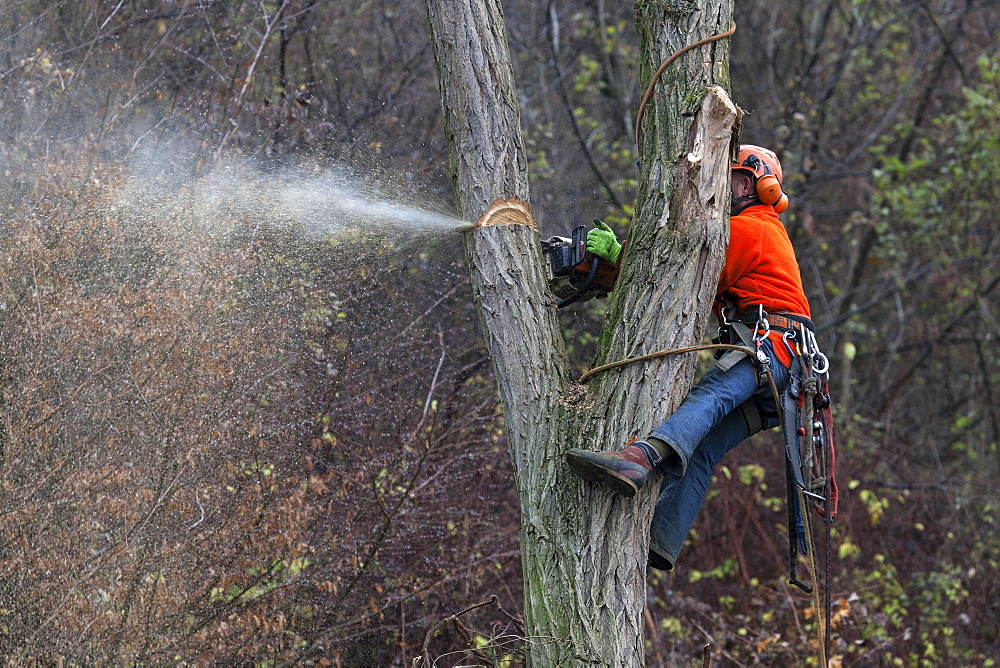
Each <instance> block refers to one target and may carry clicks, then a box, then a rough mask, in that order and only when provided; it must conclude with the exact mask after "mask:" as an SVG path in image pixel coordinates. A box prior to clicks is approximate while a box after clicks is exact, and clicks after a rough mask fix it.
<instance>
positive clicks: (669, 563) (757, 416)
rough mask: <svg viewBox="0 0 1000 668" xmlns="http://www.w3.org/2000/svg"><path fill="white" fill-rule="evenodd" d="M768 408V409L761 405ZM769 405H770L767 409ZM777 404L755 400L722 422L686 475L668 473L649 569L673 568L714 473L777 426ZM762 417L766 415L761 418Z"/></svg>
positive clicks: (697, 450)
mask: <svg viewBox="0 0 1000 668" xmlns="http://www.w3.org/2000/svg"><path fill="white" fill-rule="evenodd" d="M761 404H765V405H761ZM768 404H769V405H768ZM773 405H774V402H773V401H772V400H770V399H767V400H766V401H765V400H764V398H763V397H760V398H759V397H754V398H752V399H750V400H749V401H746V402H744V403H743V404H742V405H741V406H739V407H738V408H737V410H735V411H733V412H731V413H730V414H729V415H727V416H725V417H724V418H722V421H721V422H720V423H719V424H717V425H716V426H715V427H713V428H712V430H711V431H709V432H708V434H707V435H706V436H705V438H704V439H703V440H702V442H701V443H699V444H698V447H696V448H695V450H694V453H693V454H692V456H691V459H690V461H689V462H688V467H687V471H686V472H685V473H684V475H680V474H679V473H678V471H677V470H676V469H674V470H673V471H669V470H668V471H665V472H664V474H663V480H662V482H661V483H660V496H659V498H658V499H657V501H656V512H655V513H654V514H653V521H652V523H651V524H650V532H649V565H650V566H652V567H653V568H659V569H661V570H670V569H672V568H673V565H674V562H675V561H676V560H677V555H678V554H679V553H680V550H681V547H682V546H683V545H684V541H685V540H686V539H687V535H688V532H690V531H691V526H692V525H693V524H694V520H695V517H696V516H697V515H698V511H699V510H700V509H701V505H702V503H703V502H704V501H705V494H706V493H707V492H708V486H709V484H710V483H711V481H712V471H714V470H715V467H716V466H717V465H718V464H719V462H720V461H721V460H722V458H723V456H724V455H725V454H726V453H727V452H729V451H730V450H732V449H733V448H735V447H736V446H737V445H739V444H740V443H742V442H743V441H745V440H746V439H747V438H749V437H750V436H752V435H754V434H755V433H757V432H758V431H761V429H771V428H773V427H776V426H778V424H779V420H778V416H777V414H776V413H774V412H772V410H770V409H771V408H772V407H773ZM762 413H764V414H763V415H762Z"/></svg>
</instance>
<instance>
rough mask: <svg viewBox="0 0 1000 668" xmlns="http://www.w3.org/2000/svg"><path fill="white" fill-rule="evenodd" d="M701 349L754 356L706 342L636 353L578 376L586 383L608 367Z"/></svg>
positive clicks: (736, 348) (581, 381) (748, 351)
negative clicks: (697, 344)
mask: <svg viewBox="0 0 1000 668" xmlns="http://www.w3.org/2000/svg"><path fill="white" fill-rule="evenodd" d="M701 350H739V351H740V352H743V353H746V354H747V355H749V356H750V358H751V359H755V358H754V351H753V350H751V349H750V348H747V347H745V346H737V345H733V344H731V343H706V344H704V345H699V346H687V347H686V348H674V349H672V350H659V351H657V352H655V353H648V354H646V355H638V356H636V357H629V358H628V359H623V360H618V361H617V362H609V363H608V364H602V365H601V366H595V367H594V368H593V369H591V370H590V371H588V372H586V373H585V374H583V375H582V376H580V381H579V382H580V383H581V384H583V383H586V382H587V381H589V380H590V379H591V377H593V376H594V375H595V374H598V373H601V372H602V371H607V370H608V369H614V368H615V367H619V366H625V365H626V364H631V363H632V362H643V361H646V360H654V359H657V358H660V357H667V356H668V355H677V354H679V353H695V352H699V351H701Z"/></svg>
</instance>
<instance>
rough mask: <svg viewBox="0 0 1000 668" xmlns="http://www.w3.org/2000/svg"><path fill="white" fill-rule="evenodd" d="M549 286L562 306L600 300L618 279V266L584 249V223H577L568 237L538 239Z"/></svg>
mask: <svg viewBox="0 0 1000 668" xmlns="http://www.w3.org/2000/svg"><path fill="white" fill-rule="evenodd" d="M542 255H543V256H544V257H545V265H546V268H547V272H548V279H549V289H550V290H551V291H552V294H554V295H555V296H556V298H557V299H558V301H557V302H556V306H558V307H559V308H562V307H564V306H569V305H570V304H573V303H574V302H585V301H588V300H590V299H594V298H597V299H603V298H604V297H607V296H608V293H609V292H611V289H612V288H613V287H614V286H615V279H617V278H618V267H617V266H615V265H614V264H612V263H610V262H608V261H607V260H602V259H600V258H598V257H597V256H595V255H594V254H593V253H590V252H588V251H587V226H586V225H578V226H577V227H576V228H574V229H573V233H572V237H570V238H567V237H549V238H548V239H545V240H543V241H542Z"/></svg>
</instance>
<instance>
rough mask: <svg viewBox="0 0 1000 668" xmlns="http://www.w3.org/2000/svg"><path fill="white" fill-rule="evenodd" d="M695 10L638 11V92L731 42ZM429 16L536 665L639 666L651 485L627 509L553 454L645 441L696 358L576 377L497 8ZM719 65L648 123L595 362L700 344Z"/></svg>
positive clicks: (667, 6) (722, 118)
mask: <svg viewBox="0 0 1000 668" xmlns="http://www.w3.org/2000/svg"><path fill="white" fill-rule="evenodd" d="M703 4H709V5H712V6H713V9H712V10H711V11H708V10H706V9H699V8H697V7H696V5H695V3H691V2H672V3H671V2H640V3H638V4H637V12H638V21H639V26H640V35H641V36H642V39H643V48H644V59H643V73H644V79H648V77H649V76H650V74H651V73H652V72H653V71H655V69H656V67H657V66H658V65H659V63H660V62H661V61H662V59H663V58H664V57H666V56H667V55H669V54H670V53H672V52H673V51H675V50H676V49H678V48H680V47H681V46H684V45H685V44H688V43H690V42H692V41H695V40H697V39H700V38H702V37H706V36H708V35H712V34H715V33H718V32H722V31H723V30H725V29H727V28H728V27H729V25H730V16H731V13H732V8H731V5H730V4H729V3H728V2H710V3H703ZM427 7H428V17H429V20H430V27H431V40H432V44H433V48H434V57H435V62H436V65H437V69H438V77H439V82H440V88H441V99H442V112H443V116H444V125H445V132H446V136H447V139H448V142H449V146H450V167H451V172H452V178H453V182H454V185H455V190H456V197H457V200H458V206H459V209H460V211H461V212H462V214H463V216H464V217H465V218H466V219H467V220H469V221H474V220H479V221H480V223H481V224H480V225H478V226H477V227H475V228H474V229H472V230H471V231H470V232H468V233H466V237H465V249H466V256H467V260H468V264H469V269H470V272H471V276H472V285H473V297H474V299H475V302H476V306H477V310H478V312H479V316H480V318H481V321H482V326H483V331H484V334H485V338H486V343H487V346H488V348H489V351H490V355H491V357H492V360H493V364H494V368H495V371H496V379H497V385H498V389H499V394H500V400H501V404H502V407H503V413H504V420H505V426H506V434H507V438H508V443H509V447H510V452H511V457H512V459H513V463H514V470H515V480H516V483H517V486H518V493H519V496H520V501H521V512H522V518H521V527H522V532H521V552H522V566H523V570H524V591H525V593H524V616H525V625H526V629H527V633H528V636H529V642H528V652H529V662H530V664H532V665H537V666H555V665H586V664H592V665H602V666H606V665H615V666H618V665H621V666H632V665H641V664H642V661H643V656H644V647H643V641H642V628H643V605H644V601H645V593H646V591H645V587H646V585H645V577H646V576H645V574H646V551H647V545H648V532H647V528H648V524H649V520H650V517H651V515H652V508H653V504H652V500H653V492H652V491H648V490H649V489H653V488H655V487H656V484H655V483H656V482H658V481H653V482H654V484H653V485H650V487H649V488H648V489H647V491H644V493H643V494H640V495H639V496H638V497H637V498H636V499H623V498H619V497H615V496H612V495H610V494H608V493H606V492H604V491H602V490H600V489H598V488H596V487H594V486H592V485H590V484H586V483H583V482H581V481H580V480H578V479H577V478H576V477H575V476H574V475H573V474H572V473H571V472H570V471H569V470H568V468H567V467H566V466H565V463H564V458H563V453H564V452H565V450H567V449H568V448H571V447H588V448H592V449H614V448H617V447H619V446H621V445H622V444H624V442H625V441H626V440H627V439H628V438H629V437H631V436H634V435H637V434H638V435H640V436H645V435H646V434H647V433H648V432H649V430H650V429H651V428H652V427H653V426H654V425H655V423H656V422H657V421H658V420H660V419H662V418H663V417H664V416H665V415H666V414H667V412H668V411H670V410H673V409H674V408H675V407H676V406H677V405H678V404H679V402H680V399H681V398H682V397H683V395H684V393H685V392H686V391H687V389H688V387H689V386H690V383H691V377H692V373H693V366H694V360H693V359H691V358H690V357H688V358H667V359H665V360H662V361H657V362H653V363H644V364H635V365H628V366H625V367H622V368H620V369H616V370H614V371H611V372H608V373H606V374H603V375H601V376H598V377H597V378H596V379H595V380H594V381H592V382H591V383H590V384H589V385H588V386H586V387H583V386H580V385H578V384H577V383H575V382H574V381H573V380H571V379H570V378H569V377H568V371H567V364H566V354H565V347H564V345H563V341H562V337H561V333H560V331H559V327H558V319H557V316H556V309H555V303H554V300H553V298H552V297H551V295H550V294H549V293H548V291H547V286H546V284H545V275H544V271H543V266H542V260H541V253H540V244H539V239H538V233H537V230H536V229H535V227H534V224H533V221H532V220H531V218H530V214H528V213H525V212H526V211H528V209H527V208H525V207H523V206H522V205H521V202H525V203H526V202H529V201H530V199H529V197H528V182H527V173H526V160H525V153H524V146H523V143H522V141H521V135H520V127H519V118H518V105H517V98H516V90H515V86H514V77H513V71H512V68H511V61H510V56H509V53H508V51H507V41H506V32H505V28H504V24H503V17H502V11H501V7H500V3H499V0H427ZM726 55H727V47H726V45H725V42H716V43H714V44H713V45H710V46H707V47H702V48H700V49H698V50H695V51H692V52H691V53H689V54H686V55H685V56H684V57H683V58H682V59H681V60H680V61H678V63H677V65H678V67H677V68H676V69H674V70H672V71H670V72H668V73H667V76H666V78H665V81H664V82H663V84H661V86H660V88H659V89H658V93H657V95H656V96H655V98H654V100H653V102H652V103H651V107H650V110H649V111H648V112H647V114H646V117H647V121H646V123H645V128H644V136H645V137H646V139H645V140H644V142H643V143H644V145H643V147H642V154H643V170H642V172H643V186H642V197H641V199H640V201H639V203H638V204H639V206H638V208H637V215H636V219H635V221H634V222H633V226H632V230H631V232H630V238H629V243H628V244H627V246H626V251H625V256H624V261H623V267H622V275H621V277H620V279H619V283H618V286H617V288H616V290H615V293H614V295H613V298H612V302H611V306H610V310H609V315H608V321H607V323H606V327H605V332H604V334H603V336H602V345H601V354H600V359H601V360H613V359H621V358H623V357H626V356H630V355H634V354H637V353H644V352H652V351H655V350H661V349H665V348H671V347H678V346H681V345H688V344H690V343H693V342H697V341H699V340H700V339H701V337H702V335H703V333H704V329H705V324H706V321H707V314H708V312H709V310H710V305H711V301H712V298H713V297H714V293H715V285H716V282H717V279H718V274H719V271H720V268H721V261H722V256H723V251H724V247H725V243H726V236H727V231H728V224H727V223H728V203H729V198H728V177H729V165H728V160H729V155H730V140H731V136H732V128H733V124H734V122H735V120H736V116H737V111H736V109H735V107H734V106H733V105H732V103H731V102H730V101H729V98H728V96H727V95H726V93H725V90H724V88H723V87H724V86H726V85H728V81H727V77H726V71H725V63H726ZM644 83H645V82H644ZM713 84H722V86H723V87H719V86H713ZM508 214H510V215H508ZM495 222H500V223H501V224H494V223H495ZM483 223H485V224H483Z"/></svg>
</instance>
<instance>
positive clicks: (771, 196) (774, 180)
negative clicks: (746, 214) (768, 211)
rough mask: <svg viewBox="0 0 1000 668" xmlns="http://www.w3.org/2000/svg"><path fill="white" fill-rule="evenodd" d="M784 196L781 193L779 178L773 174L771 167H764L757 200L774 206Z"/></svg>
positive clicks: (758, 181) (758, 185)
mask: <svg viewBox="0 0 1000 668" xmlns="http://www.w3.org/2000/svg"><path fill="white" fill-rule="evenodd" d="M782 195H784V193H782V192H781V183H779V182H778V177H777V176H775V175H774V174H772V173H771V168H770V167H768V166H767V165H764V175H763V176H761V177H760V178H759V179H757V199H759V200H760V201H761V202H763V203H764V204H770V205H772V206H774V205H775V204H777V203H778V202H780V201H781V197H782ZM785 199H786V200H787V199H788V198H787V197H786V198H785ZM786 204H787V202H786Z"/></svg>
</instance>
